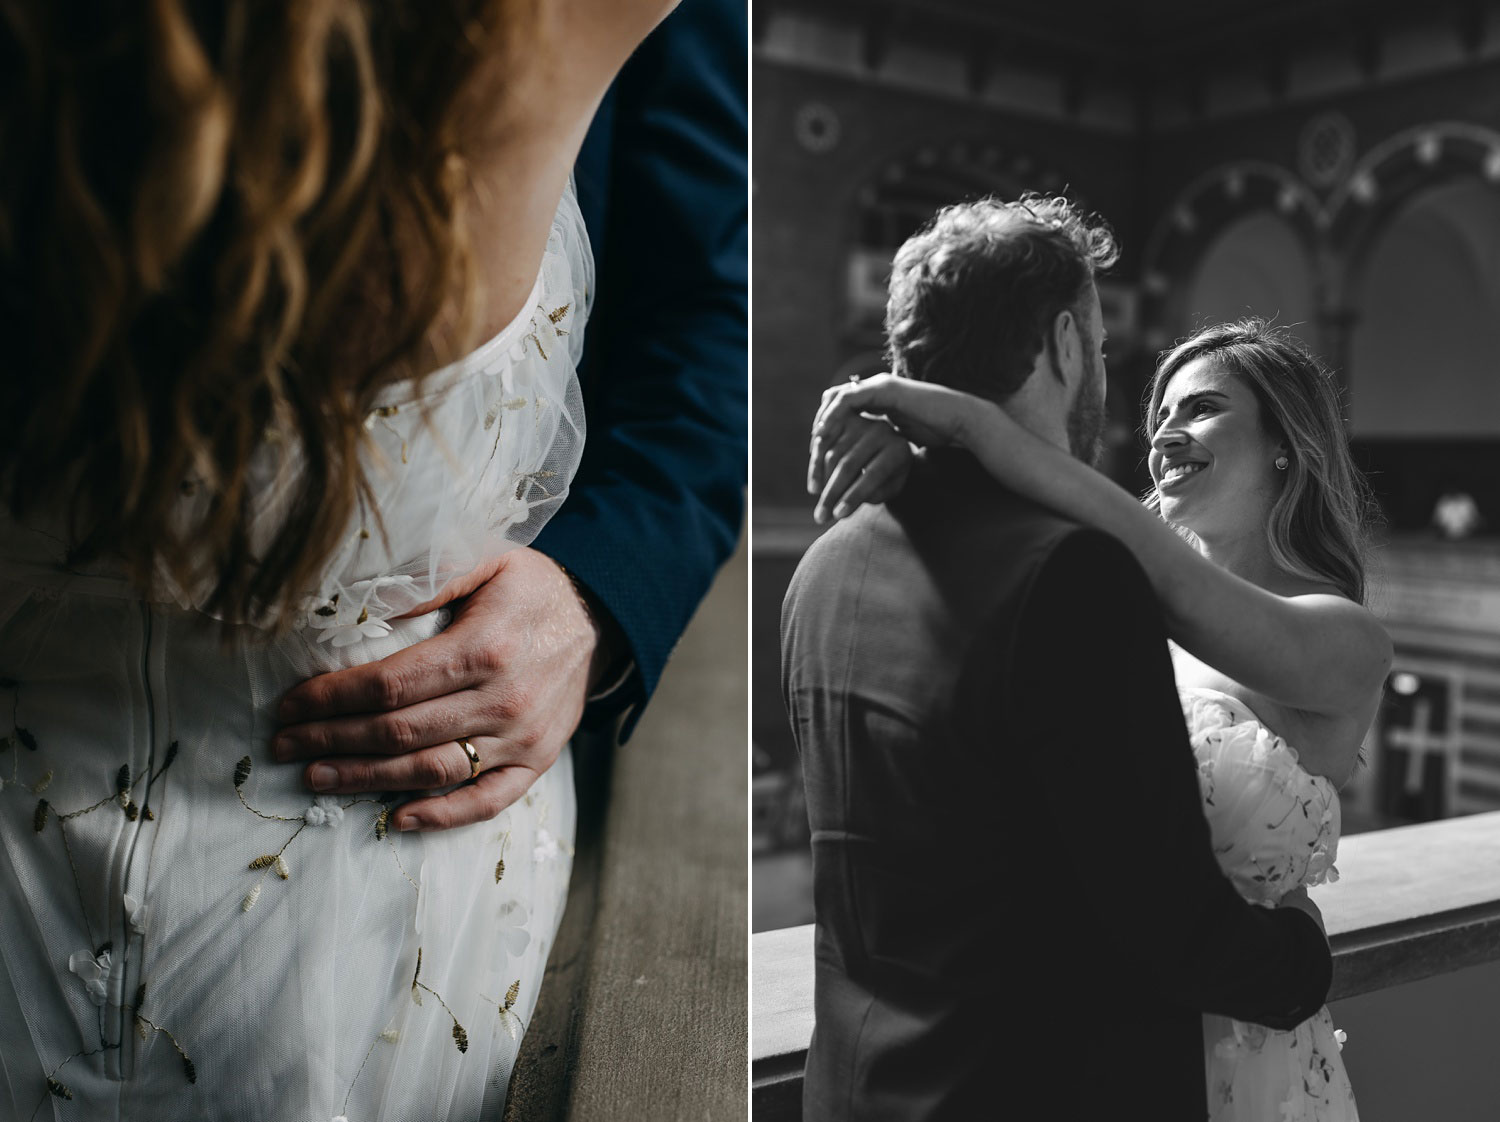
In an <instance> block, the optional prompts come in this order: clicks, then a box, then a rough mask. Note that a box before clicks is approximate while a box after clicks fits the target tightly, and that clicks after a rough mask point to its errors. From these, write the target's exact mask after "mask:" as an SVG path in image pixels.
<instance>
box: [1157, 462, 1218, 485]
mask: <svg viewBox="0 0 1500 1122" xmlns="http://www.w3.org/2000/svg"><path fill="white" fill-rule="evenodd" d="M1207 466H1208V465H1207V464H1200V463H1192V462H1184V463H1177V464H1172V465H1171V466H1170V467H1168V468H1166V469H1164V470H1163V471H1162V473H1161V481H1162V485H1163V486H1165V485H1166V484H1168V483H1176V482H1178V481H1179V480H1181V479H1185V478H1187V477H1188V476H1189V475H1192V474H1194V473H1195V472H1199V471H1202V470H1203V469H1204V468H1206V467H1207Z"/></svg>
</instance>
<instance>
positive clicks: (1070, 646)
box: [1010, 530, 1333, 1029]
mask: <svg viewBox="0 0 1500 1122" xmlns="http://www.w3.org/2000/svg"><path fill="white" fill-rule="evenodd" d="M1016 642H1017V645H1016V647H1015V651H1016V657H1015V666H1016V670H1015V674H1014V680H1013V681H1012V682H1011V683H1010V690H1011V697H1012V701H1013V704H1014V705H1015V707H1016V712H1017V714H1018V717H1019V724H1020V726H1021V727H1022V728H1023V729H1025V730H1026V731H1027V733H1028V734H1029V737H1028V739H1029V742H1030V743H1034V744H1046V745H1047V746H1048V751H1049V753H1051V754H1055V756H1056V759H1055V762H1054V765H1053V766H1054V767H1055V768H1057V769H1060V770H1063V771H1065V772H1066V773H1067V774H1069V775H1071V776H1073V778H1072V779H1071V780H1070V781H1069V782H1066V783H1061V784H1056V785H1054V789H1052V790H1044V791H1042V792H1040V793H1039V794H1040V797H1043V798H1056V799H1057V800H1058V802H1057V806H1056V808H1055V815H1056V819H1057V821H1059V822H1063V823H1066V824H1067V828H1066V829H1062V830H1059V831H1058V838H1057V843H1056V844H1057V845H1058V846H1059V848H1060V849H1061V851H1062V854H1063V858H1064V860H1065V862H1067V863H1068V864H1069V865H1070V866H1071V867H1072V868H1071V872H1072V875H1073V882H1074V883H1076V884H1078V885H1080V886H1084V887H1082V888H1081V889H1080V891H1087V892H1089V893H1090V894H1091V895H1092V897H1093V899H1094V901H1095V903H1096V906H1097V908H1098V911H1099V920H1100V924H1101V928H1100V929H1101V930H1105V929H1107V930H1109V932H1110V942H1111V943H1112V944H1113V946H1114V948H1115V950H1116V951H1117V952H1118V953H1120V954H1121V955H1122V956H1123V958H1124V960H1125V961H1127V962H1130V963H1133V964H1135V966H1136V967H1137V968H1138V969H1139V970H1140V971H1141V972H1142V975H1143V976H1142V981H1143V982H1144V983H1145V985H1146V986H1147V987H1148V988H1149V991H1150V992H1151V993H1153V994H1156V995H1159V996H1160V997H1162V998H1163V999H1165V1000H1167V1001H1170V1002H1172V1003H1173V1004H1178V1005H1185V1006H1187V1007H1189V1008H1192V1009H1197V1010H1200V1011H1202V1012H1209V1013H1220V1014H1223V1015H1225V1016H1230V1017H1237V1018H1239V1019H1240V1020H1245V1021H1254V1022H1257V1023H1259V1024H1263V1025H1269V1026H1270V1027H1272V1028H1277V1029H1289V1028H1292V1027H1293V1026H1295V1025H1297V1024H1298V1023H1300V1022H1301V1021H1304V1020H1306V1019H1307V1018H1308V1017H1310V1016H1312V1015H1313V1014H1314V1013H1315V1012H1317V1010H1318V1008H1319V1007H1320V1006H1321V1005H1322V1004H1323V1001H1324V999H1325V997H1326V995H1327V993H1328V986H1329V983H1330V981H1331V979H1332V969H1333V967H1332V960H1331V958H1330V957H1329V952H1328V944H1327V942H1326V941H1325V940H1324V938H1323V935H1322V933H1321V932H1320V931H1319V930H1318V928H1317V925H1316V924H1315V923H1313V921H1312V920H1311V918H1309V917H1308V916H1307V915H1305V914H1303V913H1302V912H1299V911H1297V910H1295V909H1292V908H1284V909H1270V910H1268V909H1265V908H1259V907H1256V906H1254V905H1252V904H1249V903H1247V902H1246V901H1244V900H1243V899H1241V897H1240V896H1239V894H1238V893H1237V892H1235V890H1234V887H1233V886H1232V885H1231V884H1230V883H1229V880H1228V879H1227V878H1226V877H1225V876H1224V875H1223V873H1222V872H1221V871H1220V870H1219V866H1218V862H1217V861H1216V860H1215V859H1214V856H1213V848H1212V842H1211V840H1210V836H1209V830H1208V823H1207V821H1206V820H1205V818H1204V816H1203V812H1202V806H1201V803H1200V798H1201V796H1200V794H1199V789H1198V779H1197V763H1196V760H1195V759H1194V757H1193V752H1192V748H1191V746H1190V745H1189V743H1188V738H1187V733H1186V729H1185V728H1184V726H1183V722H1182V710H1181V707H1180V706H1179V704H1178V701H1177V694H1176V690H1175V688H1174V685H1173V680H1172V667H1171V661H1170V658H1169V656H1168V654H1167V637H1166V633H1165V630H1164V628H1163V626H1162V622H1161V613H1160V609H1159V608H1158V607H1157V604H1156V598H1155V596H1154V595H1153V594H1152V591H1151V586H1150V584H1149V582H1148V581H1147V579H1146V574H1145V572H1144V571H1143V570H1142V569H1141V567H1140V564H1139V563H1138V562H1137V561H1136V560H1135V558H1134V557H1132V556H1131V555H1130V553H1129V552H1128V551H1127V550H1126V549H1125V547H1124V546H1123V545H1121V544H1120V543H1119V542H1118V541H1116V540H1115V539H1114V538H1111V537H1109V536H1108V535H1106V534H1102V533H1099V532H1097V531H1093V530H1084V531H1078V532H1076V533H1073V534H1072V535H1070V536H1069V537H1068V538H1066V539H1064V541H1063V543H1062V544H1061V545H1059V546H1058V547H1057V548H1056V549H1055V551H1054V552H1053V553H1052V554H1051V555H1050V557H1049V558H1048V560H1047V562H1046V563H1045V565H1044V567H1043V569H1042V571H1041V573H1040V574H1039V575H1038V576H1037V578H1036V581H1035V584H1034V585H1033V588H1032V592H1031V595H1030V596H1029V598H1028V600H1027V603H1026V607H1025V610H1024V613H1023V621H1022V625H1021V627H1020V628H1019V629H1018V631H1017V639H1016ZM1060 696H1073V697H1077V698H1078V703H1076V704H1072V705H1066V706H1064V705H1060V704H1058V703H1057V699H1058V698H1059V697H1060Z"/></svg>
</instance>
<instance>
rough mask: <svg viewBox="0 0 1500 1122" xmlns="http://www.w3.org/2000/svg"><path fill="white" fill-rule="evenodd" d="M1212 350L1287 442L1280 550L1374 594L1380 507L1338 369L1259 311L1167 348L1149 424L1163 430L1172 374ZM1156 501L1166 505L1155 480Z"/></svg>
mask: <svg viewBox="0 0 1500 1122" xmlns="http://www.w3.org/2000/svg"><path fill="white" fill-rule="evenodd" d="M1199 358H1208V359H1211V360H1212V361H1213V363H1214V364H1215V365H1216V366H1219V367H1221V368H1223V369H1225V370H1228V371H1230V372H1231V373H1233V374H1235V375H1237V376H1238V377H1239V378H1240V379H1242V380H1243V381H1244V383H1245V384H1246V385H1247V386H1249V387H1250V390H1251V392H1252V393H1254V395H1255V398H1256V401H1257V402H1259V404H1260V417H1261V424H1262V426H1263V427H1264V429H1265V431H1266V432H1267V433H1269V434H1270V435H1272V436H1273V437H1276V438H1278V439H1281V440H1285V441H1286V445H1287V450H1288V454H1287V459H1288V461H1289V462H1288V464H1287V469H1286V471H1285V473H1284V475H1283V482H1282V489H1281V494H1280V495H1278V496H1277V498H1276V501H1275V503H1274V504H1273V505H1272V507H1271V511H1270V516H1269V518H1268V519H1267V524H1266V533H1267V535H1268V537H1269V539H1270V545H1271V556H1272V557H1273V558H1274V559H1275V561H1276V563H1277V564H1278V565H1279V566H1281V568H1282V569H1284V570H1285V571H1286V572H1289V573H1294V574H1296V575H1297V576H1300V577H1305V578H1307V579H1310V580H1316V581H1322V582H1325V583H1327V584H1331V585H1333V586H1334V587H1335V588H1337V589H1338V590H1339V592H1341V593H1342V594H1343V595H1344V596H1346V597H1348V598H1349V599H1350V600H1353V601H1354V602H1355V603H1358V604H1363V603H1364V602H1365V591H1366V588H1365V568H1366V561H1367V557H1368V553H1369V541H1370V536H1371V532H1372V530H1373V528H1374V527H1375V526H1377V525H1378V524H1379V522H1380V518H1381V515H1380V506H1379V504H1378V503H1377V502H1376V500H1375V498H1374V495H1373V493H1372V491H1371V490H1370V485H1369V483H1368V482H1366V480H1365V477H1364V475H1363V474H1362V473H1361V472H1360V470H1359V468H1358V467H1357V466H1356V465H1355V463H1354V458H1353V456H1351V455H1350V452H1349V437H1348V435H1347V434H1346V433H1345V431H1344V421H1343V408H1342V405H1341V395H1340V392H1339V386H1338V383H1337V381H1336V380H1335V378H1334V376H1333V372H1332V371H1330V370H1329V369H1328V368H1327V367H1326V366H1324V365H1323V363H1322V362H1320V361H1319V360H1318V358H1317V356H1316V355H1314V354H1313V353H1312V352H1311V351H1309V350H1308V349H1307V348H1306V347H1304V346H1303V345H1302V344H1301V343H1300V342H1298V341H1297V340H1296V339H1295V338H1294V337H1293V336H1292V335H1291V333H1290V332H1289V331H1287V330H1286V329H1285V328H1281V327H1275V326H1273V325H1271V324H1269V323H1267V322H1266V321H1265V320H1263V319H1258V318H1250V319H1242V320H1238V321H1236V322H1234V323H1221V324H1216V325H1215V326H1213V327H1207V328H1204V329H1203V330H1201V331H1199V332H1198V333H1197V334H1196V335H1194V336H1192V337H1191V338H1189V339H1186V340H1184V341H1182V342H1180V343H1178V344H1177V345H1176V346H1175V347H1174V348H1173V349H1172V350H1170V351H1167V352H1166V353H1165V354H1163V356H1162V358H1161V361H1160V362H1159V363H1158V364H1157V367H1156V376H1155V377H1154V378H1153V379H1152V381H1151V389H1150V391H1149V393H1148V395H1147V399H1146V415H1145V420H1144V426H1143V431H1144V433H1145V437H1146V440H1147V442H1148V443H1149V442H1150V440H1151V438H1152V436H1153V435H1154V434H1155V429H1156V411H1157V410H1158V409H1159V408H1160V407H1161V402H1162V397H1163V396H1164V395H1165V393H1166V389H1167V383H1168V382H1170V381H1171V380H1172V378H1173V376H1174V375H1175V374H1176V373H1177V372H1178V371H1179V370H1181V369H1182V368H1183V367H1184V366H1186V365H1187V364H1188V363H1190V362H1192V361H1194V360H1195V359H1199ZM1144 502H1145V504H1146V506H1148V507H1149V508H1151V509H1152V510H1154V511H1157V512H1158V513H1160V511H1161V496H1160V494H1158V493H1157V491H1156V489H1155V488H1154V487H1153V488H1151V489H1150V490H1149V491H1148V492H1147V493H1146V495H1145V498H1144Z"/></svg>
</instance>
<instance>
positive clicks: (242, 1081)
mask: <svg viewBox="0 0 1500 1122" xmlns="http://www.w3.org/2000/svg"><path fill="white" fill-rule="evenodd" d="M592 268H593V266H592V259H591V257H590V253H589V248H588V241H587V237H586V235H585V233H584V229H583V222H582V218H581V217H580V215H579V213H578V208H577V204H576V201H575V200H574V198H573V195H572V189H571V187H570V188H569V191H568V193H567V194H566V195H565V196H564V198H563V200H562V202H561V204H560V205H559V208H558V211H557V215H556V218H555V219H554V222H553V228H552V233H551V237H550V240H549V243H548V246H547V250H546V255H545V259H544V262H543V264H542V268H541V271H540V275H539V277H538V279H537V282H536V286H535V288H534V289H533V292H532V294H531V298H530V299H529V300H528V301H527V304H526V307H525V309H524V310H523V311H522V313H521V315H520V317H519V318H518V319H517V320H516V321H515V322H514V323H512V324H510V325H509V326H507V327H506V328H505V329H504V330H503V331H502V332H501V333H500V334H499V335H498V336H497V337H495V338H494V339H492V340H491V341H489V342H488V343H486V344H484V345H483V346H482V347H480V348H479V349H478V350H476V351H475V352H473V353H472V354H470V355H469V356H467V357H466V358H465V359H463V360H462V361H461V362H458V363H455V364H454V365H452V366H450V367H448V368H445V369H444V370H442V371H440V372H438V373H437V374H435V375H433V376H432V377H431V378H430V379H428V380H427V381H426V382H425V383H424V384H423V388H422V396H421V398H420V399H416V398H414V397H413V396H412V395H411V392H410V387H409V386H399V385H398V386H396V387H394V388H392V389H391V390H390V391H388V392H386V393H385V394H384V396H383V397H382V398H381V399H380V400H379V402H378V405H377V407H376V408H375V409H374V410H373V411H372V412H371V413H370V415H369V417H368V420H367V422H366V427H367V429H368V430H369V436H370V438H371V441H370V443H371V445H372V448H371V451H370V453H369V461H368V462H369V468H370V477H371V479H372V481H373V485H374V491H375V495H376V504H375V505H376V508H377V509H366V510H362V511H360V512H359V513H357V514H356V516H355V518H354V519H353V520H352V521H351V523H350V524H349V526H348V527H347V532H346V534H345V535H344V538H343V543H344V544H343V545H342V547H341V548H340V549H339V551H338V553H337V554H336V555H335V556H334V557H333V558H332V559H331V560H330V561H329V563H328V565H327V567H326V571H325V578H324V580H323V582H322V585H321V587H319V588H317V589H310V590H309V593H310V595H309V599H308V601H307V604H306V610H305V615H304V617H303V618H302V619H301V620H300V621H299V624H300V625H299V627H298V628H297V629H296V630H294V631H293V632H292V633H291V634H290V635H288V636H287V637H285V638H283V639H279V640H277V641H274V642H268V641H266V636H265V633H262V632H257V631H255V629H253V628H249V627H244V628H241V629H240V635H239V637H238V639H237V641H236V642H235V644H234V645H233V647H232V649H226V647H225V646H224V645H223V644H222V643H221V641H220V636H219V630H218V626H217V622H216V621H213V620H207V619H206V617H204V616H203V615H202V614H201V613H199V612H197V611H195V610H194V609H193V607H192V604H193V602H194V597H193V595H192V594H191V593H184V594H181V595H179V596H178V597H177V599H176V602H146V601H143V600H142V599H140V598H139V597H138V596H137V595H136V594H135V593H134V592H133V591H132V590H131V589H130V587H129V586H128V585H127V584H126V583H125V582H124V581H123V580H121V579H120V578H119V577H118V575H117V574H116V572H114V571H112V569H111V567H110V566H109V565H97V566H93V567H91V568H90V569H89V570H88V571H84V572H80V571H77V570H70V569H68V568H67V567H65V566H64V564H63V563H62V561H61V556H62V554H61V549H60V546H59V539H58V537H57V536H56V535H55V532H49V528H48V527H37V526H29V527H21V526H17V525H15V524H13V523H9V522H5V523H0V713H3V716H0V721H7V722H8V724H5V725H0V966H3V969H0V1120H6V1122H8V1120H10V1119H30V1118H48V1119H58V1120H73V1119H76V1120H78V1122H108V1120H125V1119H129V1120H141V1119H151V1120H153V1122H160V1120H168V1122H170V1120H187V1119H193V1120H195V1122H196V1120H204V1119H225V1120H228V1119H266V1120H273V1119H274V1120H276V1122H330V1120H333V1119H336V1118H347V1119H349V1120H350V1122H433V1120H436V1119H449V1120H455V1122H472V1120H474V1119H478V1118H480V1117H484V1118H487V1119H490V1118H499V1117H500V1109H501V1107H502V1104H503V1102H504V1097H505V1090H506V1085H507V1081H508V1079H509V1076H510V1072H511V1068H512V1065H513V1064H514V1062H515V1058H516V1053H517V1050H518V1048H519V1042H520V1037H521V1033H522V1031H523V1029H524V1026H525V1024H526V1022H527V1021H528V1019H529V1018H530V1016H531V1011H532V1008H533V1005H534V1003H535V1001H536V997H537V987H538V983H539V982H540V980H541V977H542V971H543V967H544V965H545V963H546V960H547V953H548V950H549V949H550V946H551V943H552V939H553V937H554V934H555V931H556V927H557V923H558V920H559V918H560V915H561V912H562V907H563V903H564V898H565V894H566V887H567V880H568V873H569V869H570V864H571V854H572V845H571V842H572V836H573V822H574V799H573V788H572V775H571V765H570V761H569V757H568V755H567V753H566V752H564V754H563V755H562V757H561V758H560V759H559V760H558V762H557V764H556V766H554V767H553V768H552V769H551V770H550V771H548V772H547V773H546V774H545V775H543V776H542V777H541V778H540V779H539V780H538V781H537V783H536V784H535V786H533V787H532V789H531V791H530V793H529V794H527V795H526V796H525V797H524V798H522V799H521V800H520V801H519V802H517V803H516V804H515V805H513V806H512V807H510V808H509V809H508V810H507V811H505V812H504V813H503V814H501V815H500V816H499V817H498V818H496V819H494V820H492V821H490V822H486V823H483V824H480V825H474V826H469V827H466V828H463V829H457V830H452V831H449V832H444V833H419V834H403V833H399V832H397V831H395V830H392V829H388V825H387V816H388V814H389V803H388V802H386V801H382V799H380V798H378V797H376V796H360V797H353V796H339V797H318V798H314V797H312V796H311V795H310V794H309V793H308V792H307V790H306V789H305V788H304V787H303V786H302V782H301V774H302V768H301V766H299V765H284V764H278V763H276V762H275V760H274V759H273V758H272V757H271V755H270V753H269V750H268V742H269V740H270V737H271V735H272V733H273V732H274V731H275V729H276V722H275V720H274V714H275V710H276V705H277V703H278V701H279V700H280V698H281V696H282V695H283V694H284V693H285V692H286V691H287V690H288V689H290V688H291V687H292V686H293V685H295V684H296V683H298V682H300V681H302V680H304V679H305V678H307V677H309V676H312V675H315V674H319V673H323V672H325V671H329V670H334V669H338V668H342V667H347V666H351V665H355V664H358V663H363V662H367V661H370V660H373V659H378V658H381V657H384V656H386V655H388V654H391V653H392V652H394V651H396V650H398V649H400V648H402V647H404V646H407V645H410V644H412V643H415V642H417V641H419V640H421V639H424V638H427V637H429V636H431V635H433V634H435V633H436V631H437V630H438V629H439V628H440V627H441V625H442V622H443V620H444V619H445V618H446V614H445V613H433V614H431V615H426V616H422V617H418V618H414V619H410V620H396V619H394V618H393V617H395V616H397V615H400V614H401V613H402V612H404V611H406V610H408V609H410V608H412V607H414V606H416V605H417V604H420V603H421V602H423V601H424V600H426V599H428V598H430V597H432V596H433V595H434V594H435V593H437V592H438V591H439V590H440V589H441V587H442V586H443V585H444V584H445V582H447V581H448V580H449V579H450V578H451V577H453V576H456V575H458V574H460V573H462V572H465V571H467V570H468V569H471V568H472V567H473V566H474V564H475V563H476V562H477V561H479V560H480V559H482V558H485V557H490V556H493V555H494V554H496V553H499V552H502V551H504V550H505V549H508V548H513V547H515V546H517V545H521V544H525V543H527V542H529V541H531V540H532V538H533V537H534V536H535V534H536V532H537V530H538V529H539V528H540V527H541V525H542V523H543V522H544V521H545V520H546V518H547V516H548V515H549V514H550V513H551V511H552V510H553V509H554V508H555V507H556V506H557V505H558V504H559V503H560V502H561V499H562V496H563V495H564V494H565V493H566V490H567V485H568V482H569V480H570V479H571V477H572V473H573V470H574V468H575V467H576V464H577V461H578V457H579V455H580V453H581V451H582V443H583V423H582V409H581V401H580V398H579V392H578V385H577V379H576V377H575V365H576V362H577V359H578V356H579V353H580V349H581V344H582V338H583V323H584V319H585V316H586V312H587V303H588V300H589V296H590V291H591V287H592ZM424 417H425V418H426V419H425V421H424ZM255 470H256V472H257V480H258V483H257V495H258V502H259V506H258V511H257V514H256V519H257V521H256V522H255V523H253V524H254V525H261V522H260V521H259V520H260V519H262V518H263V519H265V520H267V521H270V520H274V519H275V517H276V515H277V512H278V505H277V504H278V502H280V501H282V500H283V496H284V486H283V485H284V482H285V480H287V479H288V478H290V477H292V475H293V474H294V473H295V472H296V470H297V460H296V455H295V452H294V451H293V450H291V449H288V448H287V447H286V446H285V442H282V441H278V440H276V439H275V437H274V434H268V440H267V442H266V445H265V447H264V449H263V450H262V454H261V455H260V456H259V458H258V460H257V462H256V465H255ZM200 501H201V495H198V494H195V493H194V486H193V481H191V480H185V481H184V486H183V495H182V502H183V504H184V507H183V512H184V513H183V516H184V517H185V518H191V517H192V515H193V513H194V510H195V509H196V507H195V504H196V503H198V502H200ZM377 510H378V514H379V516H380V520H379V521H378V520H377V518H376V517H375V515H376V513H377ZM381 522H383V526H384V533H382V531H381ZM252 537H253V535H252ZM205 624H206V626H205ZM6 732H9V735H8V736H5V735H4V734H5V733H6ZM387 798H390V797H389V796H387Z"/></svg>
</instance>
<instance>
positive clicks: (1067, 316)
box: [1047, 308, 1083, 387]
mask: <svg viewBox="0 0 1500 1122" xmlns="http://www.w3.org/2000/svg"><path fill="white" fill-rule="evenodd" d="M1047 342H1048V343H1049V344H1050V345H1051V348H1052V366H1053V373H1054V374H1055V376H1056V377H1057V380H1058V381H1060V382H1061V383H1062V384H1063V385H1064V386H1069V387H1070V386H1072V384H1073V382H1074V380H1075V379H1076V377H1077V373H1078V366H1079V359H1080V358H1081V357H1082V355H1083V340H1082V339H1081V338H1080V337H1079V334H1078V316H1077V314H1076V313H1074V311H1073V310H1072V309H1071V308H1064V309H1063V310H1062V311H1060V312H1058V313H1057V315H1056V317H1055V318H1054V319H1053V320H1052V331H1051V334H1050V335H1048V337H1047Z"/></svg>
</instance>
